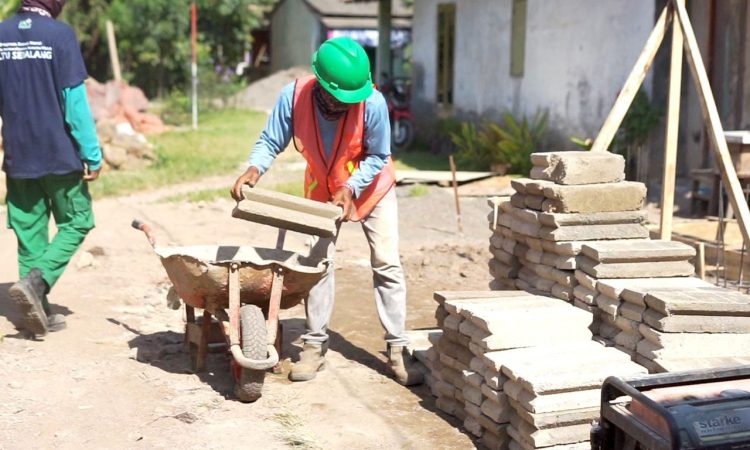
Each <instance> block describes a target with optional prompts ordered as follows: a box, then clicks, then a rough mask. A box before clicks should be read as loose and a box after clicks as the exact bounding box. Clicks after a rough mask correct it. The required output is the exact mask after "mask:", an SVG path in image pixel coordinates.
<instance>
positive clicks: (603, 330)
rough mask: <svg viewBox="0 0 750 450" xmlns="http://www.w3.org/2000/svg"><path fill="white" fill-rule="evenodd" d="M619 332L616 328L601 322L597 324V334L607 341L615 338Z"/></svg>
mask: <svg viewBox="0 0 750 450" xmlns="http://www.w3.org/2000/svg"><path fill="white" fill-rule="evenodd" d="M620 331H622V330H620V329H619V328H617V327H616V326H614V325H612V324H609V323H604V322H602V323H600V324H599V331H598V334H599V336H601V337H602V338H604V339H607V340H609V339H614V338H615V336H617V334H618V333H620Z"/></svg>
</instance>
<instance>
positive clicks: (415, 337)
mask: <svg viewBox="0 0 750 450" xmlns="http://www.w3.org/2000/svg"><path fill="white" fill-rule="evenodd" d="M406 334H407V335H408V336H409V345H408V346H407V347H406V351H407V352H408V353H409V354H410V355H411V356H413V357H414V359H415V360H416V363H417V367H419V369H420V370H421V371H422V373H423V374H424V382H425V384H426V385H427V387H429V388H430V391H431V392H432V395H434V396H435V397H437V390H436V386H435V381H434V379H433V376H432V374H433V372H436V371H437V370H436V368H435V365H436V363H437V362H438V360H439V357H438V353H437V350H436V349H435V343H436V342H438V340H439V339H440V337H441V336H442V334H443V331H442V330H440V329H424V330H409V331H407V332H406Z"/></svg>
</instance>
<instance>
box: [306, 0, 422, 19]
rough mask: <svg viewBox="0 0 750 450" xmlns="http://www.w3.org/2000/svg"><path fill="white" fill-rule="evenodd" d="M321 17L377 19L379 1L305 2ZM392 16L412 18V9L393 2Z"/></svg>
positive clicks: (316, 0) (395, 1) (335, 0)
mask: <svg viewBox="0 0 750 450" xmlns="http://www.w3.org/2000/svg"><path fill="white" fill-rule="evenodd" d="M305 2H306V3H307V4H308V5H310V7H311V8H312V9H313V10H315V11H316V12H318V14H320V15H321V16H328V17H331V16H333V17H341V16H345V17H377V16H378V0H305ZM391 15H392V17H394V18H411V16H412V8H410V7H407V6H406V5H404V2H403V1H402V0H393V9H392V10H391Z"/></svg>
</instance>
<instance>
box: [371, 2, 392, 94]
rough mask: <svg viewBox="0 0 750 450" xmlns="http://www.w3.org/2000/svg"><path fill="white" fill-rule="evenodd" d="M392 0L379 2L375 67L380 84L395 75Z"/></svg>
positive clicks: (376, 77)
mask: <svg viewBox="0 0 750 450" xmlns="http://www.w3.org/2000/svg"><path fill="white" fill-rule="evenodd" d="M392 9H393V4H392V0H380V1H379V2H378V50H377V53H376V55H375V67H376V68H377V71H378V73H376V74H375V79H376V80H377V82H378V84H383V83H385V81H386V79H391V78H392V77H393V73H392V72H393V68H392V67H391V12H392Z"/></svg>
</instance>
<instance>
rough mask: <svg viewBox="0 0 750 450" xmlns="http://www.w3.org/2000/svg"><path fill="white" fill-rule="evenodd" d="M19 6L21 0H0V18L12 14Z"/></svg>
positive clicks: (3, 18) (2, 18)
mask: <svg viewBox="0 0 750 450" xmlns="http://www.w3.org/2000/svg"><path fill="white" fill-rule="evenodd" d="M20 6H21V0H0V20H5V19H6V18H7V17H9V16H11V15H13V13H15V12H16V11H17V10H18V8H19V7H20Z"/></svg>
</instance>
